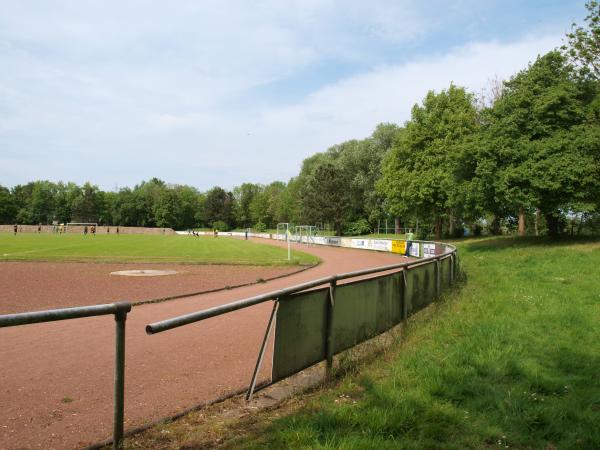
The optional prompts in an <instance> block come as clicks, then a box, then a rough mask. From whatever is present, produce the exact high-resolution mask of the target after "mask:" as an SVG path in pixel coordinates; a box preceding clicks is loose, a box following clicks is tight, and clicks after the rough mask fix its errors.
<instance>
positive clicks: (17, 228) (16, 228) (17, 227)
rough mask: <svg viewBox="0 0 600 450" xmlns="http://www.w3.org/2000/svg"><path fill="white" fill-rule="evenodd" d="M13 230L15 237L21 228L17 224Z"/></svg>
mask: <svg viewBox="0 0 600 450" xmlns="http://www.w3.org/2000/svg"><path fill="white" fill-rule="evenodd" d="M13 230H14V232H15V236H16V235H17V231H19V226H18V225H17V224H16V223H15V226H14V227H13Z"/></svg>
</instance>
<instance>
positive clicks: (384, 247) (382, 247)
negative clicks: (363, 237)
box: [369, 239, 392, 252]
mask: <svg viewBox="0 0 600 450" xmlns="http://www.w3.org/2000/svg"><path fill="white" fill-rule="evenodd" d="M369 244H371V245H370V246H369V248H371V249H373V250H379V251H382V252H391V251H392V241H390V240H389V239H369Z"/></svg>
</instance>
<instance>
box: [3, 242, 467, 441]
mask: <svg viewBox="0 0 600 450" xmlns="http://www.w3.org/2000/svg"><path fill="white" fill-rule="evenodd" d="M419 245H422V244H419ZM457 272H458V259H457V254H456V249H455V248H454V247H453V246H450V245H446V244H438V243H436V244H435V256H431V257H429V258H426V259H421V260H418V261H412V262H405V263H399V264H392V265H388V266H383V267H375V268H371V269H366V270H360V271H356V272H349V273H344V274H339V275H333V276H329V277H324V278H320V279H317V280H313V281H310V282H307V283H302V284H299V285H296V286H290V287H288V288H285V289H281V290H277V291H273V292H268V293H266V294H262V295H258V296H255V297H251V298H246V299H242V300H238V301H236V302H232V303H228V304H226V305H221V306H217V307H214V308H209V309H206V310H202V311H198V312H195V313H191V314H187V315H184V316H179V317H175V318H172V319H167V320H164V321H161V322H156V323H153V324H149V325H147V326H146V332H147V333H148V334H155V333H160V332H163V331H167V330H171V329H174V328H178V327H181V326H185V325H188V324H192V323H196V322H199V321H202V320H206V319H209V318H211V317H216V316H219V315H223V314H227V313H229V312H232V311H236V310H239V309H243V308H248V307H251V306H253V305H257V304H259V303H264V302H267V301H272V302H273V309H272V311H271V316H270V319H269V322H268V325H267V328H266V330H265V335H264V339H263V341H262V345H261V347H260V351H259V355H258V358H257V362H256V366H255V368H254V371H253V374H252V377H251V380H250V383H249V387H248V391H247V398H248V399H249V398H250V397H251V396H252V394H253V392H254V390H255V387H256V381H257V376H258V373H259V370H260V367H261V364H262V362H263V358H264V355H265V350H266V347H267V344H268V342H269V336H270V334H271V332H272V329H273V328H275V338H274V351H273V367H272V373H271V383H274V382H276V381H279V380H282V379H284V378H286V377H288V376H290V375H293V374H295V373H297V372H299V371H301V370H303V369H305V368H307V367H310V366H312V365H314V364H316V363H319V362H321V361H326V362H327V368H328V371H329V370H331V367H332V363H333V356H334V355H335V354H338V353H340V352H342V351H344V350H347V349H349V348H351V347H353V346H355V345H357V344H359V343H361V342H364V341H366V340H368V339H370V338H372V337H374V336H377V335H378V334H381V333H383V332H385V331H386V330H389V329H390V328H392V327H393V326H395V325H397V324H399V323H400V322H402V321H403V320H405V319H406V318H407V317H408V316H410V315H411V314H414V313H415V312H417V311H419V310H420V309H422V308H424V307H426V306H427V305H428V304H430V303H431V302H432V301H433V300H434V299H435V298H436V297H438V296H439V295H441V293H442V292H443V290H444V289H447V288H448V287H450V286H451V285H452V284H453V283H454V281H455V279H456V275H457ZM369 275H375V276H374V277H369V278H365V277H367V276H369ZM357 278H359V279H357ZM347 280H352V281H347ZM341 282H344V283H341ZM130 311H131V304H130V303H127V302H123V303H112V304H106V305H94V306H85V307H77V308H65V309H55V310H47V311H37V312H30V313H21V314H8V315H0V328H2V327H12V326H19V325H26V324H33V323H41V322H50V321H57V320H68V319H76V318H83V317H92V316H99V315H107V314H112V315H114V316H115V321H116V339H115V378H114V380H115V381H114V399H115V401H114V417H113V439H112V444H113V447H114V448H121V447H122V444H123V436H124V432H123V431H124V430H123V422H124V385H125V321H126V319H127V313H129V312H130ZM275 324H276V325H275ZM268 384H269V383H267V384H266V385H268Z"/></svg>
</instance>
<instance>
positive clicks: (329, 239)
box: [323, 237, 342, 247]
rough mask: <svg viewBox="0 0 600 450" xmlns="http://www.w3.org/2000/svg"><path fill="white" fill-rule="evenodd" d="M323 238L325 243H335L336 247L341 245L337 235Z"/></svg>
mask: <svg viewBox="0 0 600 450" xmlns="http://www.w3.org/2000/svg"><path fill="white" fill-rule="evenodd" d="M323 239H325V245H335V246H337V247H339V246H341V245H342V239H341V238H339V237H326V238H323Z"/></svg>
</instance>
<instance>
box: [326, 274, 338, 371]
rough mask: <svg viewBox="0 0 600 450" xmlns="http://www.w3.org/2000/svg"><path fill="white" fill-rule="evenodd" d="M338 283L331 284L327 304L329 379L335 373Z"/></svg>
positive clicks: (327, 368) (327, 367)
mask: <svg viewBox="0 0 600 450" xmlns="http://www.w3.org/2000/svg"><path fill="white" fill-rule="evenodd" d="M336 285H337V281H336V280H335V279H333V280H332V281H331V282H330V283H329V301H328V302H327V330H326V341H325V358H326V361H327V362H326V369H325V370H326V372H325V375H326V377H327V378H331V374H332V372H333V310H334V306H335V288H336Z"/></svg>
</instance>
